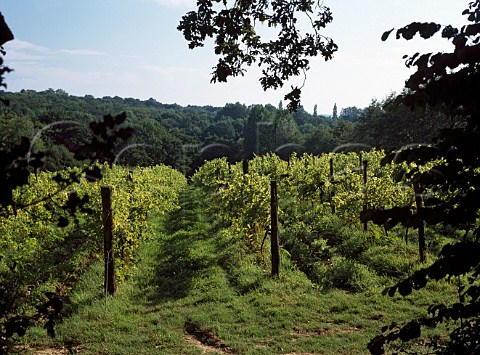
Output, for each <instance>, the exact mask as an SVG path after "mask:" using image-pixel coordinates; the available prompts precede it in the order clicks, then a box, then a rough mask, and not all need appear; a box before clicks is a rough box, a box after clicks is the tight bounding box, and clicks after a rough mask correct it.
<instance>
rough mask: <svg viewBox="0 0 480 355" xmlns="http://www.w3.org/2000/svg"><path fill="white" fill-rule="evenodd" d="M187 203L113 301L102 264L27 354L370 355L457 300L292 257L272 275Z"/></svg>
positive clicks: (143, 253)
mask: <svg viewBox="0 0 480 355" xmlns="http://www.w3.org/2000/svg"><path fill="white" fill-rule="evenodd" d="M185 199H186V200H185V201H184V206H186V207H185V208H187V209H188V210H183V211H179V212H177V213H176V214H174V215H172V216H171V217H170V219H168V220H166V221H163V223H160V222H158V221H157V226H158V227H157V232H156V237H155V238H154V239H153V240H151V241H148V242H146V243H144V244H143V245H142V247H141V250H140V262H139V265H138V269H137V270H136V272H135V273H134V275H133V276H132V277H131V278H130V279H129V280H128V281H127V282H124V283H123V284H121V285H119V287H118V290H117V293H116V294H115V295H114V296H113V297H108V298H107V299H105V297H104V295H103V291H102V284H103V274H102V273H103V265H102V263H100V262H97V263H94V264H93V265H92V266H91V267H90V268H89V269H88V270H87V271H86V272H85V273H84V274H83V276H82V278H81V280H80V282H79V283H78V284H77V285H76V287H75V288H74V289H73V291H72V292H71V294H70V297H69V302H68V304H67V316H66V317H65V319H63V321H62V322H60V323H59V324H58V325H57V327H56V332H57V336H56V338H55V339H49V338H47V337H46V335H45V330H43V329H41V328H40V327H38V328H33V329H31V330H29V332H28V333H27V336H26V337H25V339H22V343H23V347H20V348H19V351H21V350H22V349H23V351H24V352H33V349H44V348H55V349H66V350H70V351H79V352H81V353H84V354H155V353H157V354H202V353H204V352H208V351H210V350H211V351H213V350H215V349H216V350H217V351H218V352H219V353H221V352H226V353H237V354H282V353H283V354H288V353H323V354H364V353H368V351H367V349H366V344H367V343H368V341H369V340H370V339H371V338H372V337H373V336H375V335H376V334H378V332H379V329H380V328H381V327H382V326H384V325H387V324H390V323H391V322H397V323H401V322H404V321H406V320H408V319H411V318H413V317H416V316H419V315H423V314H424V313H425V309H426V305H428V304H430V303H431V302H432V301H433V300H434V299H433V298H434V297H437V298H440V299H438V301H439V302H448V301H450V296H448V294H449V292H438V291H451V289H452V288H451V287H449V286H448V285H443V286H431V287H427V289H425V290H422V291H420V292H416V293H415V294H414V295H412V296H409V297H406V298H403V297H399V296H396V297H394V298H389V297H387V296H382V295H381V291H382V289H383V288H382V287H375V286H372V287H370V288H368V289H367V290H365V291H362V292H357V293H349V292H347V291H341V290H338V289H330V290H329V291H324V290H323V289H322V288H321V287H319V286H318V285H316V284H315V283H313V282H312V281H311V280H310V279H309V278H307V277H306V276H305V274H304V273H303V272H301V271H299V270H298V268H297V267H296V266H295V265H293V263H292V262H291V261H290V260H289V259H288V258H287V257H286V255H283V258H282V267H281V274H280V277H279V278H277V279H272V278H271V277H270V276H269V270H268V268H269V266H268V263H267V262H264V261H262V258H261V257H259V256H256V255H248V254H245V253H244V252H243V246H242V245H241V244H240V243H238V242H236V239H235V238H234V236H232V235H230V234H229V232H228V231H225V230H218V228H214V227H212V225H213V223H212V224H211V225H210V224H209V223H208V220H207V219H206V218H205V216H204V215H202V214H200V213H199V212H198V211H199V204H198V201H195V199H194V198H193V201H192V198H190V199H189V197H188V196H186V197H185ZM192 211H197V212H195V213H192ZM162 225H165V226H167V227H168V228H165V227H162ZM165 230H168V233H165V232H164V231H165ZM265 259H268V257H267V256H266V257H265ZM434 287H437V288H436V289H435V288H434ZM438 287H440V289H438ZM432 291H436V292H434V293H433V292H432ZM434 333H435V332H434ZM434 333H432V334H434ZM202 343H203V344H205V345H207V346H208V347H207V348H202V347H201V344H202Z"/></svg>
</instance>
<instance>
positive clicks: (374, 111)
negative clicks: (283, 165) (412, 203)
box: [0, 89, 449, 174]
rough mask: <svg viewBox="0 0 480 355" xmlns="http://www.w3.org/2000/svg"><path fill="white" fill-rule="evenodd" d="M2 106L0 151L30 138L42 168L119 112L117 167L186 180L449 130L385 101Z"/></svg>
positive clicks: (21, 98) (54, 100)
mask: <svg viewBox="0 0 480 355" xmlns="http://www.w3.org/2000/svg"><path fill="white" fill-rule="evenodd" d="M2 97H3V98H5V99H8V100H9V101H10V105H9V106H8V107H3V108H2V111H1V114H0V115H1V116H0V128H1V129H0V144H1V146H2V149H7V150H8V148H9V147H11V146H13V145H14V144H15V143H17V142H18V141H19V140H20V138H21V137H22V136H24V137H28V138H33V137H35V139H34V140H33V144H32V149H33V150H34V151H44V152H45V154H46V156H45V158H44V160H45V168H46V169H47V170H58V169H62V168H64V167H66V166H72V165H73V166H74V165H79V164H81V163H82V162H80V161H78V160H77V159H75V157H74V155H73V153H71V152H72V151H75V148H77V147H78V146H80V145H81V144H82V143H85V141H86V140H87V139H88V138H89V136H88V134H89V133H88V125H89V123H91V122H94V121H98V120H100V119H101V118H102V117H103V115H106V114H112V115H116V114H119V113H121V112H126V114H127V120H126V122H125V124H124V125H125V126H128V127H131V128H133V130H134V135H133V137H132V138H131V139H130V140H129V141H128V142H127V145H125V146H123V147H119V148H118V149H119V150H118V151H117V163H119V164H124V165H130V166H148V165H154V164H160V163H162V164H167V165H170V166H172V167H174V168H176V169H178V170H180V171H182V172H184V173H187V174H191V173H192V172H193V171H194V170H195V169H196V168H197V167H198V166H200V165H202V164H203V162H204V161H205V160H210V159H212V158H216V157H221V156H226V157H228V159H229V161H231V162H236V161H239V160H241V159H245V158H247V159H248V158H251V157H253V156H254V155H262V154H265V153H267V152H276V153H277V154H278V155H280V156H281V157H282V158H287V157H288V156H289V155H290V154H291V153H292V152H294V151H295V152H297V153H303V152H307V153H314V154H321V153H325V152H330V151H332V150H334V149H335V148H336V147H338V146H341V145H344V144H347V143H361V144H366V145H368V146H371V147H375V148H387V149H389V148H393V147H400V146H403V145H406V144H410V143H428V142H429V141H431V139H432V137H434V136H435V134H436V132H437V130H438V129H439V128H442V127H445V126H447V125H448V124H449V122H448V120H447V119H446V118H445V117H446V116H444V115H442V114H441V113H439V112H438V111H434V110H427V112H426V113H425V114H423V113H422V114H420V113H416V112H412V111H410V110H409V109H408V108H406V107H405V106H402V105H401V106H396V105H394V104H393V95H392V96H389V97H387V98H386V99H384V100H383V101H376V100H374V101H372V103H371V104H370V105H369V106H368V107H366V108H364V109H360V108H357V107H347V108H343V109H341V111H340V114H339V116H338V117H337V118H332V117H325V116H321V115H317V113H316V110H314V112H313V114H310V113H308V112H307V111H306V110H305V109H304V108H303V107H300V108H299V109H298V110H297V111H296V112H290V111H289V110H286V109H283V108H282V107H281V105H279V107H275V106H273V105H252V106H246V105H245V104H241V103H239V102H237V103H228V104H226V105H225V106H224V107H212V106H201V107H199V106H187V107H182V106H180V105H177V104H163V103H160V102H158V101H156V100H155V99H152V98H151V99H149V100H146V101H141V100H138V99H134V98H120V97H118V96H116V97H103V98H94V97H93V96H91V95H85V96H83V97H78V96H72V95H69V94H68V93H66V92H65V91H63V90H61V89H58V90H53V89H49V90H46V91H42V92H36V91H33V90H22V91H21V92H17V93H12V92H3V93H2Z"/></svg>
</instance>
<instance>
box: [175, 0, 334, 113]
mask: <svg viewBox="0 0 480 355" xmlns="http://www.w3.org/2000/svg"><path fill="white" fill-rule="evenodd" d="M216 5H218V8H219V9H217V8H216ZM222 5H223V6H222ZM315 11H318V13H317V14H316V15H315ZM302 15H303V16H302ZM302 17H304V18H305V20H306V21H308V23H309V25H310V26H311V30H312V31H311V32H307V33H304V34H302V33H301V31H300V29H299V25H298V23H297V22H298V20H299V19H301V18H302ZM332 20H333V17H332V13H331V11H330V9H329V8H328V7H326V6H324V5H323V3H322V2H320V1H308V0H301V1H297V2H291V1H287V0H272V1H262V2H258V3H255V2H251V1H236V2H234V3H233V4H228V2H227V1H224V2H223V4H222V3H221V1H220V0H215V1H213V2H212V1H206V0H201V1H198V2H197V10H196V11H190V12H189V13H187V14H186V15H184V16H183V18H182V20H181V21H180V24H179V26H178V30H180V31H182V32H183V36H184V37H185V39H186V40H187V41H188V42H189V44H188V45H189V48H191V49H193V48H196V47H202V46H203V45H204V42H205V40H206V39H207V37H210V38H213V37H214V38H215V54H216V55H218V56H219V57H220V58H219V59H218V63H217V65H216V67H214V71H213V73H212V80H211V81H212V82H217V81H218V82H226V81H227V78H228V77H230V76H234V77H235V76H238V75H243V74H244V72H245V69H244V67H245V66H251V65H252V64H254V63H256V62H257V61H258V65H259V66H260V67H261V68H262V77H261V78H260V83H261V85H262V88H263V89H264V90H266V89H268V88H273V89H277V88H280V87H282V86H283V84H284V83H285V82H286V81H287V80H288V79H290V77H292V76H298V75H300V74H301V73H303V74H305V72H306V71H307V70H308V69H309V60H308V59H307V58H309V57H315V56H317V55H321V56H322V57H324V58H325V60H329V59H331V58H332V56H333V53H334V52H335V51H336V50H337V45H336V44H335V43H334V42H333V41H332V40H331V39H330V38H328V37H325V36H323V35H321V34H320V31H321V30H322V29H323V28H325V27H326V26H327V25H328V24H329V23H330V22H332ZM265 25H266V26H267V27H268V28H275V29H277V28H278V32H277V35H276V36H275V37H274V38H275V39H270V40H263V39H262V38H261V36H260V35H259V34H258V32H261V31H260V29H263V27H265ZM300 94H301V89H300V88H299V87H293V86H292V91H291V92H290V93H288V94H287V95H285V99H286V100H289V101H290V102H289V104H288V108H289V109H291V110H293V111H295V110H296V109H297V108H298V107H299V104H300Z"/></svg>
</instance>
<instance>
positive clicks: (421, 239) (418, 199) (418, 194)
mask: <svg viewBox="0 0 480 355" xmlns="http://www.w3.org/2000/svg"><path fill="white" fill-rule="evenodd" d="M413 191H414V192H415V204H416V205H417V217H418V253H419V255H420V262H421V263H424V262H425V260H426V259H427V250H426V244H425V224H424V222H423V213H422V209H423V197H422V191H421V188H420V185H419V184H418V183H417V182H414V183H413Z"/></svg>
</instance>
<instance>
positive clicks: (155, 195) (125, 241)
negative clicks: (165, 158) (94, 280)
mask: <svg viewBox="0 0 480 355" xmlns="http://www.w3.org/2000/svg"><path fill="white" fill-rule="evenodd" d="M101 168H102V169H101V170H102V179H101V180H96V181H94V182H91V181H88V180H89V179H88V177H87V176H85V175H83V176H81V170H82V169H81V168H72V169H69V170H68V171H65V172H61V173H41V174H37V175H36V176H34V175H31V176H30V177H29V184H28V185H25V186H22V187H21V188H18V189H16V190H15V191H14V194H13V195H14V201H15V202H16V203H17V204H19V205H22V206H25V207H23V208H22V209H19V210H18V211H17V213H16V214H11V215H9V216H8V217H4V218H1V219H0V235H1V236H2V237H1V238H0V247H1V250H2V252H1V254H0V255H1V258H0V289H1V294H2V299H3V300H4V301H3V302H2V304H1V314H0V321H1V322H2V327H3V328H1V329H2V330H1V331H2V332H5V333H4V334H5V336H6V338H7V339H8V338H10V337H11V335H12V331H11V330H9V329H11V327H14V329H17V330H18V331H16V333H18V335H20V336H22V335H23V334H24V328H25V327H26V326H27V325H28V326H30V325H33V324H35V323H36V322H37V321H39V320H40V319H46V320H48V322H49V323H47V324H48V330H49V334H53V331H54V328H53V324H54V321H55V319H56V318H57V317H58V316H59V315H60V311H61V304H63V301H62V302H60V301H61V300H62V299H64V297H63V294H64V293H65V292H66V291H67V290H66V289H67V288H68V287H71V285H65V286H63V287H62V288H63V291H59V287H60V286H59V285H58V284H57V285H56V286H55V287H56V288H57V289H55V287H52V288H53V290H52V289H49V290H48V291H47V292H49V295H48V297H47V299H45V302H50V301H49V300H55V299H57V301H55V302H60V303H59V304H58V307H57V306H55V307H53V308H52V312H51V313H49V312H46V313H45V312H44V311H42V312H41V313H39V314H31V312H30V311H28V310H25V308H26V307H29V305H30V304H31V303H33V302H35V301H34V300H33V299H34V298H35V297H39V296H38V291H37V289H38V288H41V283H45V282H48V281H50V280H48V278H49V276H48V272H47V271H46V270H45V264H46V262H45V260H46V259H48V258H52V257H53V258H54V259H57V261H56V264H55V267H60V266H59V264H60V260H63V258H67V259H69V258H72V259H74V258H75V256H74V253H78V252H79V251H81V252H82V253H86V254H87V255H88V257H89V258H90V259H91V258H92V257H93V255H97V256H98V255H100V254H101V252H100V251H101V250H102V248H103V245H102V239H101V235H102V225H101V213H102V207H101V199H100V186H102V185H104V184H108V185H111V186H113V221H114V230H113V233H114V238H115V263H116V274H117V278H118V279H120V280H124V279H125V278H126V277H128V276H129V275H131V273H132V271H133V270H134V269H135V265H136V262H137V251H138V247H139V245H140V243H141V241H143V240H145V239H148V238H150V237H151V235H152V231H151V230H150V228H149V225H148V223H147V222H148V220H149V218H150V217H151V216H152V215H155V216H162V215H164V214H166V213H169V212H171V211H173V210H174V209H176V208H178V194H179V192H180V191H181V190H182V189H183V188H184V186H185V184H186V179H185V177H184V176H183V175H182V174H180V173H179V172H177V171H175V170H173V169H171V168H169V167H166V166H155V167H148V168H140V167H139V168H135V169H132V170H130V169H127V168H125V167H120V166H115V165H114V166H113V167H112V168H109V167H108V165H104V166H102V167H101ZM59 174H62V175H64V176H70V175H72V174H78V176H80V177H79V178H78V181H77V182H75V183H71V184H69V185H68V190H59V191H57V192H56V193H55V194H52V193H51V192H52V191H55V190H57V189H58V185H57V182H56V181H55V178H56V177H57V176H59ZM45 196H49V197H48V198H47V199H45V198H44V197H45ZM74 201H78V202H77V203H74ZM65 206H66V207H65ZM64 222H65V223H64ZM63 245H66V246H68V245H70V246H71V247H70V249H68V250H67V251H66V255H65V256H63V255H58V256H53V254H54V252H53V251H57V250H61V249H62V248H63V247H62V246H63ZM82 245H83V246H84V247H81V246H82ZM52 267H53V266H52ZM81 271H82V270H81V269H80V270H76V272H77V273H78V272H81ZM51 272H52V271H50V273H51ZM70 272H72V273H73V272H74V271H70ZM27 275H28V276H27ZM75 277H78V276H74V278H75ZM58 283H59V284H61V281H59V282H58ZM59 292H61V293H62V294H59ZM50 293H52V294H51V295H50ZM28 294H31V296H30V297H29V296H28ZM39 298H40V299H43V298H44V297H43V296H41V297H39ZM52 302H54V301H52ZM46 307H47V308H49V306H48V305H47V306H46ZM47 308H45V309H47ZM57 308H58V309H57ZM19 309H23V310H24V311H23V315H21V316H20V315H15V314H16V313H15V312H18V311H19ZM42 309H43V308H42ZM53 311H55V312H53ZM47 316H48V317H47ZM15 324H17V325H18V326H16V325H15ZM15 327H17V328H15ZM18 327H20V328H18ZM6 345H7V344H2V346H6Z"/></svg>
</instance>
